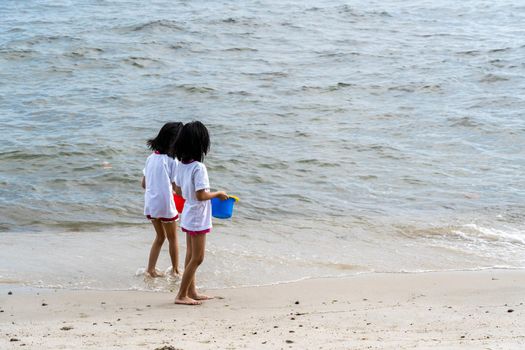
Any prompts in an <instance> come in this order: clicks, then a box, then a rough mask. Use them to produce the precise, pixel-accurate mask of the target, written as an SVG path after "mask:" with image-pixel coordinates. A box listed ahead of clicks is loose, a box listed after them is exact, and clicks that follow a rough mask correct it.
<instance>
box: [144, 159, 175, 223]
mask: <svg viewBox="0 0 525 350" xmlns="http://www.w3.org/2000/svg"><path fill="white" fill-rule="evenodd" d="M178 164H179V162H178V160H176V159H173V158H171V157H168V156H167V155H166V154H159V153H153V154H151V155H150V156H149V157H148V159H146V166H145V167H144V171H143V173H144V176H145V177H146V193H145V194H144V215H150V216H151V217H152V218H166V219H171V218H174V217H176V216H177V209H176V208H175V202H174V200H173V188H172V186H171V183H172V182H175V173H176V171H177V167H178Z"/></svg>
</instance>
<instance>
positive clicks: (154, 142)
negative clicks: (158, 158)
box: [147, 122, 183, 158]
mask: <svg viewBox="0 0 525 350" xmlns="http://www.w3.org/2000/svg"><path fill="white" fill-rule="evenodd" d="M182 127H183V124H182V123H181V122H171V123H166V124H164V126H163V127H162V128H161V129H160V131H159V134H158V135H157V137H155V138H154V139H150V140H148V142H147V145H148V147H149V148H150V149H151V150H152V151H157V152H159V153H161V154H167V155H168V156H170V157H172V158H175V153H174V149H173V143H174V142H175V140H176V139H177V136H178V135H179V132H180V130H181V129H182Z"/></svg>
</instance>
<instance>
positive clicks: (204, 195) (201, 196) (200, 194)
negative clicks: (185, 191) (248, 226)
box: [195, 190, 228, 201]
mask: <svg viewBox="0 0 525 350" xmlns="http://www.w3.org/2000/svg"><path fill="white" fill-rule="evenodd" d="M195 196H196V197H197V200H199V201H208V200H210V199H212V198H217V197H218V198H219V199H220V200H226V199H228V195H227V194H226V192H224V191H218V192H206V190H199V191H197V192H195Z"/></svg>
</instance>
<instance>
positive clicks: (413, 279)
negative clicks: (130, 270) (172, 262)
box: [0, 270, 525, 350]
mask: <svg viewBox="0 0 525 350" xmlns="http://www.w3.org/2000/svg"><path fill="white" fill-rule="evenodd" d="M5 287H6V286H3V287H2V289H1V291H2V295H1V296H0V329H1V334H2V336H1V337H0V348H2V349H117V348H118V349H121V348H123V349H152V350H153V349H164V350H168V349H216V348H219V349H239V348H248V349H288V348H296V349H320V348H323V349H413V348H417V349H427V348H431V349H486V348H487V349H523V348H524V346H525V332H523V330H524V329H525V305H524V304H525V271H523V270H486V271H476V272H468V271H467V272H439V273H419V274H367V275H358V276H354V277H348V278H341V279H315V280H306V281H301V282H295V283H289V284H281V285H274V286H265V287H250V288H237V289H221V290H209V291H207V292H208V293H210V294H214V295H217V296H218V297H219V298H218V299H215V300H212V301H208V302H206V303H205V304H204V305H202V306H198V307H189V306H180V305H174V304H173V300H174V294H173V293H152V292H136V291H126V292H123V291H84V290H82V291H67V290H56V291H55V290H39V289H23V288H15V287H13V288H11V289H9V287H7V289H5ZM9 291H11V294H8V292H9Z"/></svg>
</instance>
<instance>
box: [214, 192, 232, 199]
mask: <svg viewBox="0 0 525 350" xmlns="http://www.w3.org/2000/svg"><path fill="white" fill-rule="evenodd" d="M217 197H218V198H219V199H220V200H221V201H225V200H227V199H228V198H230V197H228V195H227V194H226V192H224V191H219V192H217Z"/></svg>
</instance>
